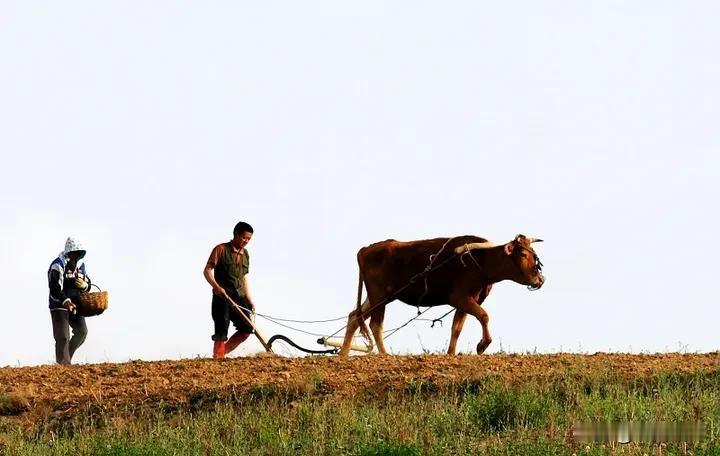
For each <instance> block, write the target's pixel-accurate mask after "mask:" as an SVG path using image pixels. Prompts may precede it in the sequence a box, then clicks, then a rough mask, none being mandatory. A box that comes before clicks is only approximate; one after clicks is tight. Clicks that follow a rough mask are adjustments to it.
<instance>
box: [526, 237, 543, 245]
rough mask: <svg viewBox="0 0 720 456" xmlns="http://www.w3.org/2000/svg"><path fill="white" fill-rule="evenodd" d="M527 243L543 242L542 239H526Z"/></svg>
mask: <svg viewBox="0 0 720 456" xmlns="http://www.w3.org/2000/svg"><path fill="white" fill-rule="evenodd" d="M528 241H530V243H531V244H532V243H533V242H544V241H543V240H542V239H538V238H528Z"/></svg>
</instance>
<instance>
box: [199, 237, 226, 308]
mask: <svg viewBox="0 0 720 456" xmlns="http://www.w3.org/2000/svg"><path fill="white" fill-rule="evenodd" d="M219 249H220V246H217V247H215V248H214V249H213V251H212V253H211V254H210V258H208V261H207V264H206V265H205V269H204V270H203V275H204V276H205V280H207V282H208V283H209V284H210V286H211V287H212V289H213V293H215V294H219V295H223V296H226V293H225V290H224V289H223V287H221V286H220V285H219V284H218V283H217V281H216V280H215V266H217V262H218V258H219V257H220V252H219Z"/></svg>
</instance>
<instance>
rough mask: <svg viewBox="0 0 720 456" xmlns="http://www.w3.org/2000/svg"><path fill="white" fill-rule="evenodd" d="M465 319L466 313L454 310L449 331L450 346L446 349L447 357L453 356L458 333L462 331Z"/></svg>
mask: <svg viewBox="0 0 720 456" xmlns="http://www.w3.org/2000/svg"><path fill="white" fill-rule="evenodd" d="M465 317H467V313H465V312H463V311H462V310H455V316H454V317H453V322H452V329H451V330H450V346H449V347H448V351H447V353H448V355H454V354H455V351H456V349H457V341H458V338H459V337H460V331H462V329H463V325H464V324H465Z"/></svg>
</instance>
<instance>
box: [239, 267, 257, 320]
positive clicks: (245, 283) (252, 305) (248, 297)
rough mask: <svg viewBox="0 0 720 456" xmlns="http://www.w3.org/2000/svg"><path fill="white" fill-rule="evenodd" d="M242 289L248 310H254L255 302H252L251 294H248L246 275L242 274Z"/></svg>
mask: <svg viewBox="0 0 720 456" xmlns="http://www.w3.org/2000/svg"><path fill="white" fill-rule="evenodd" d="M242 284H243V290H244V291H245V298H247V301H248V304H249V305H250V310H252V311H253V312H254V311H255V303H254V302H253V299H252V295H251V294H250V288H248V280H247V276H246V275H244V276H243V278H242Z"/></svg>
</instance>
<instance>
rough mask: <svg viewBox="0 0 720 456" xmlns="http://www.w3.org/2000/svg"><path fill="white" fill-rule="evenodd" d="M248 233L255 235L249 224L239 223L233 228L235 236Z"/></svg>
mask: <svg viewBox="0 0 720 456" xmlns="http://www.w3.org/2000/svg"><path fill="white" fill-rule="evenodd" d="M246 232H247V233H253V227H251V226H250V224H249V223H245V222H238V224H237V225H235V228H233V234H241V233H246Z"/></svg>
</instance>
